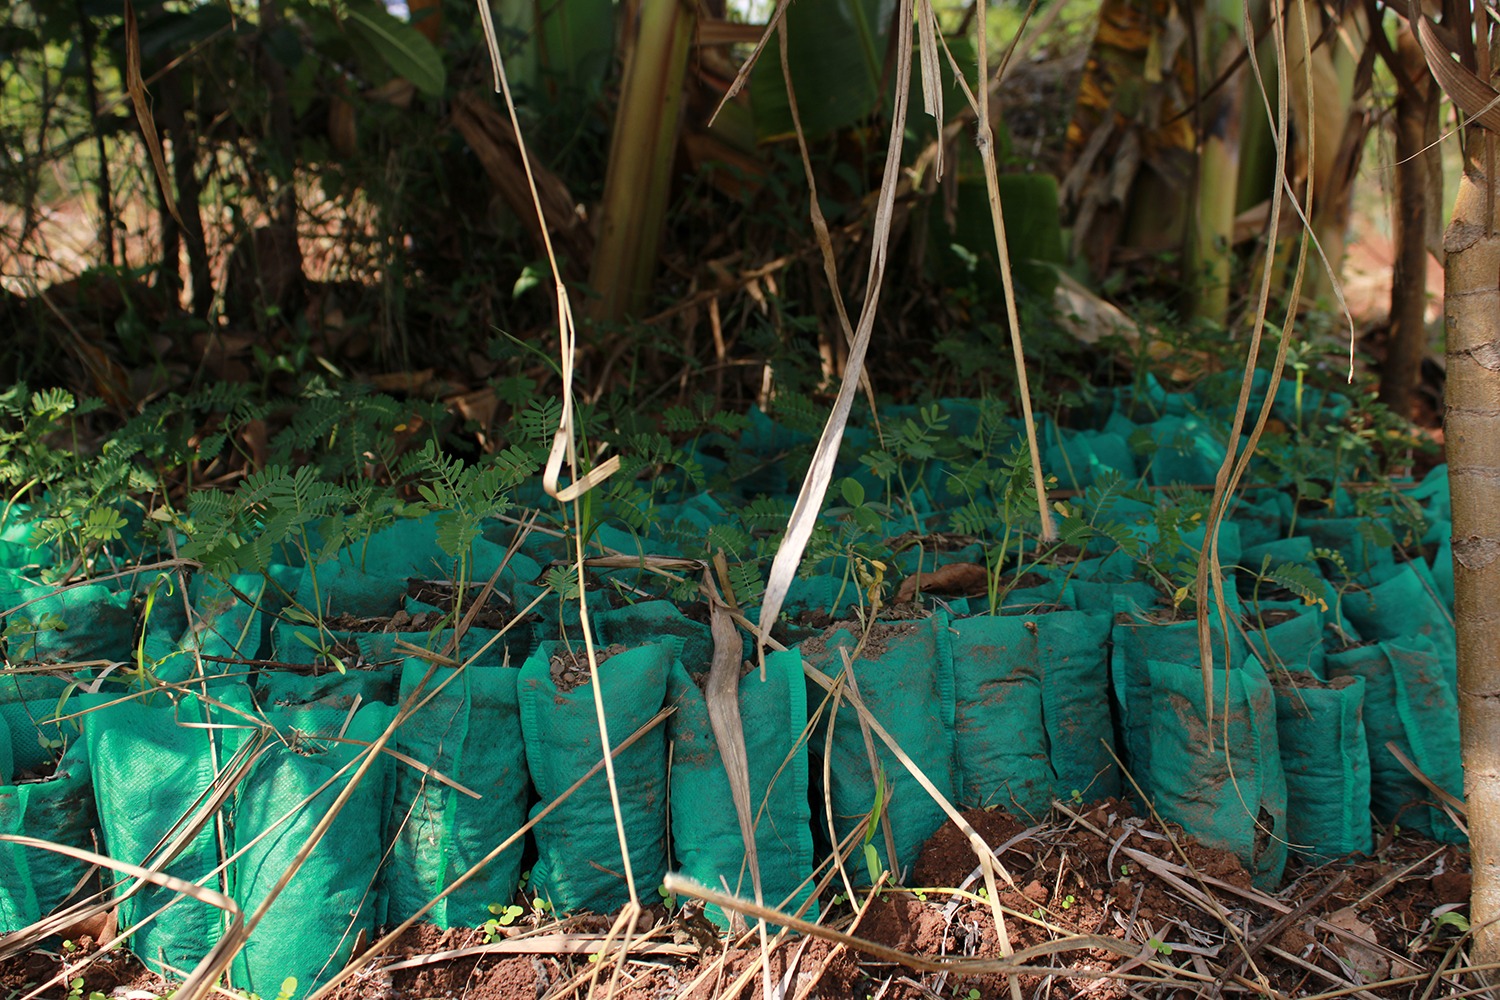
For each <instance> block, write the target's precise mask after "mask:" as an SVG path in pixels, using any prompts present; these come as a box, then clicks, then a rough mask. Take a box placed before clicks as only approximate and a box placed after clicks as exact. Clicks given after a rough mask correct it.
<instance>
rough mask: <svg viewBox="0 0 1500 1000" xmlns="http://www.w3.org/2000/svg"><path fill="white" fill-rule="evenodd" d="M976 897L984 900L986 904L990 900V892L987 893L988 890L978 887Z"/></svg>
mask: <svg viewBox="0 0 1500 1000" xmlns="http://www.w3.org/2000/svg"><path fill="white" fill-rule="evenodd" d="M977 895H978V896H979V898H980V899H982V900H985V901H986V902H988V901H989V898H990V891H989V889H986V888H985V887H984V886H980V887H979V892H978V893H977Z"/></svg>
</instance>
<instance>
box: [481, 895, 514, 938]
mask: <svg viewBox="0 0 1500 1000" xmlns="http://www.w3.org/2000/svg"><path fill="white" fill-rule="evenodd" d="M489 911H490V912H491V913H493V914H494V916H493V917H491V918H490V919H488V920H486V921H485V922H484V924H483V925H482V926H481V927H480V928H479V929H480V930H481V931H482V932H483V933H484V943H485V944H494V943H495V942H496V941H498V940H499V939H500V938H501V937H503V936H504V935H503V934H502V933H501V928H503V927H509V926H511V925H512V924H514V923H515V922H516V921H517V920H519V919H520V917H521V915H522V914H523V913H525V912H526V908H525V907H522V906H517V905H515V904H514V903H512V904H511V905H509V906H506V905H505V904H503V903H491V904H490V905H489Z"/></svg>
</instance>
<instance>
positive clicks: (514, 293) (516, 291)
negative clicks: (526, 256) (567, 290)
mask: <svg viewBox="0 0 1500 1000" xmlns="http://www.w3.org/2000/svg"><path fill="white" fill-rule="evenodd" d="M541 283H542V269H541V268H539V267H537V266H536V265H535V264H527V265H526V266H525V267H523V268H521V273H520V275H519V276H518V277H517V278H516V283H515V285H514V287H512V288H511V290H510V297H511V298H513V299H519V298H520V297H521V296H523V295H525V294H526V293H527V292H529V291H531V290H532V289H533V288H535V287H536V286H537V285H540V284H541Z"/></svg>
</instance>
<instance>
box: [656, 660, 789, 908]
mask: <svg viewBox="0 0 1500 1000" xmlns="http://www.w3.org/2000/svg"><path fill="white" fill-rule="evenodd" d="M806 691H807V689H806V686H805V681H804V680H803V677H802V657H801V656H800V655H798V653H797V651H796V650H788V651H786V652H778V653H772V654H770V655H768V656H767V657H766V679H765V680H761V679H760V671H758V670H752V671H750V672H749V673H748V674H746V675H745V676H744V677H742V678H741V679H740V692H739V694H740V697H739V702H740V721H741V723H742V724H743V727H744V731H745V750H746V754H747V756H748V763H749V772H750V775H749V777H750V806H751V809H752V813H753V815H754V816H755V817H756V829H755V845H756V850H757V855H758V858H759V862H760V878H761V891H762V898H764V900H765V902H766V903H767V904H768V905H771V906H780V905H781V904H782V903H783V902H786V903H787V906H786V909H788V910H789V911H790V912H796V910H797V908H798V907H799V906H801V905H802V903H803V902H804V901H805V900H806V899H807V897H808V896H809V895H811V893H812V885H811V884H810V883H809V884H808V885H806V886H803V884H802V883H803V882H804V880H807V879H808V877H809V876H810V875H811V874H812V868H813V848H812V832H811V827H810V824H811V822H812V812H811V809H810V807H809V806H808V802H807V744H806V743H805V742H802V740H801V736H802V730H803V727H804V726H806V724H807V701H806V697H807V693H806ZM667 696H668V702H669V704H672V705H674V706H676V708H677V711H676V713H675V714H674V715H673V716H672V719H671V725H670V728H669V731H668V732H669V739H670V740H671V741H672V774H671V776H672V786H671V793H672V795H671V799H672V801H671V809H672V848H673V853H674V854H675V855H676V858H677V867H678V869H679V870H680V871H682V872H683V874H685V875H687V876H689V877H690V878H692V879H695V880H696V881H698V882H700V883H702V884H703V885H706V886H709V887H710V888H713V889H722V888H723V887H725V886H727V887H728V891H730V892H732V893H735V894H736V895H738V896H741V897H744V898H750V897H751V895H752V884H751V881H750V873H749V871H748V870H747V869H746V868H745V865H744V861H745V841H744V837H743V835H742V834H741V832H740V824H739V818H738V816H737V814H736V812H735V810H734V806H733V798H732V797H731V795H730V791H729V777H728V775H727V774H726V773H725V771H724V761H723V758H722V757H721V756H720V754H719V744H718V740H717V739H715V737H714V732H713V726H712V724H711V723H710V722H709V717H708V702H707V701H706V700H705V699H704V696H703V691H702V690H701V689H700V688H699V686H698V684H697V682H696V681H694V680H693V678H692V677H691V676H690V675H689V674H688V672H687V670H685V669H684V668H683V666H682V664H681V663H678V664H674V665H673V668H672V674H671V677H670V679H669V681H668V689H667ZM816 905H817V904H816V903H814V904H813V907H814V908H813V909H812V910H811V912H810V913H809V914H808V915H807V917H808V919H812V917H814V916H816V914H817V910H816ZM706 915H707V917H708V918H709V919H710V920H712V921H713V922H714V923H716V924H718V925H719V926H720V927H727V926H729V920H728V918H727V917H726V916H725V915H724V913H723V911H722V910H720V909H719V907H717V906H710V907H708V908H707V910H706Z"/></svg>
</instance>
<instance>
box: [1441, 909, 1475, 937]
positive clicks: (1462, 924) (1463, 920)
mask: <svg viewBox="0 0 1500 1000" xmlns="http://www.w3.org/2000/svg"><path fill="white" fill-rule="evenodd" d="M1444 927H1452V928H1453V929H1454V930H1455V931H1457V932H1458V933H1460V934H1467V933H1469V918H1468V917H1466V916H1464V915H1463V914H1462V913H1458V912H1457V911H1454V910H1449V911H1448V912H1446V913H1440V914H1438V916H1437V918H1436V919H1435V920H1433V922H1432V937H1433V940H1436V939H1437V936H1438V935H1439V934H1441V933H1442V932H1443V928H1444Z"/></svg>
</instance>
